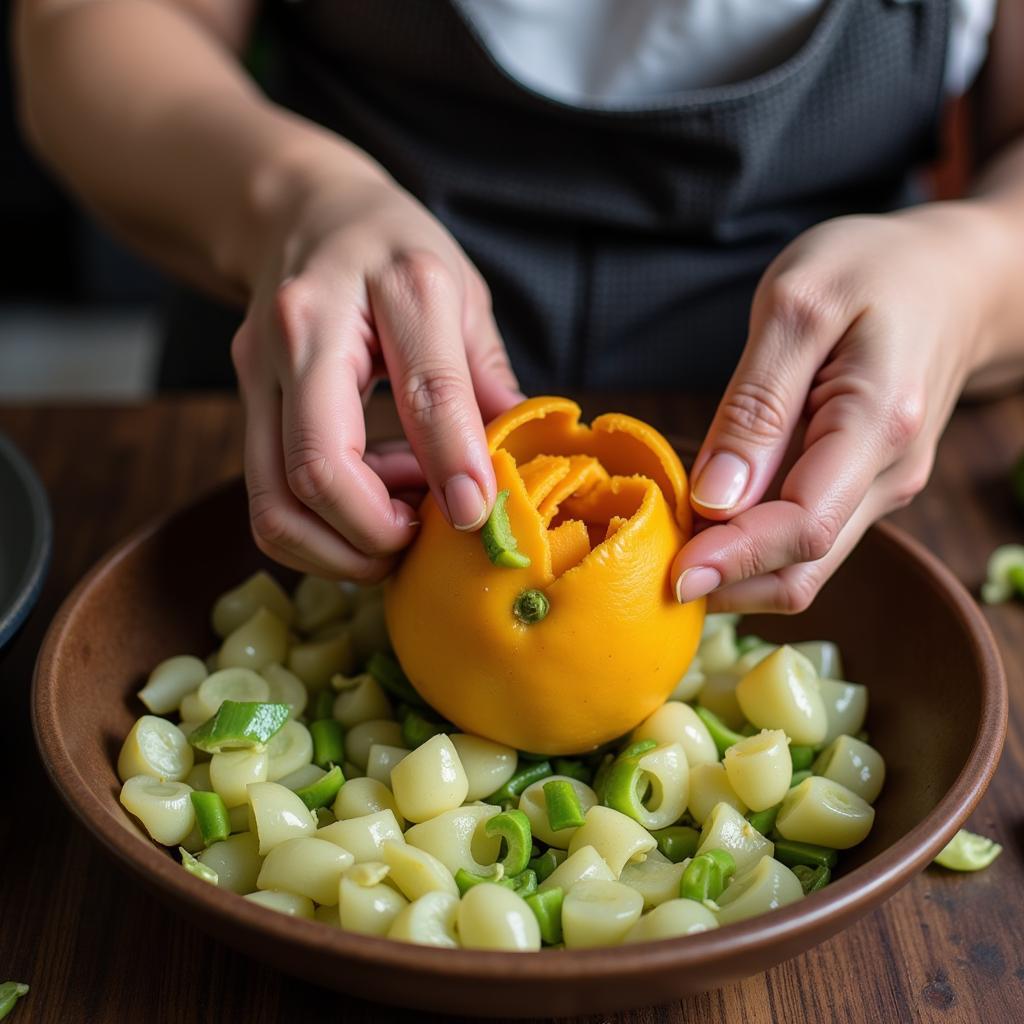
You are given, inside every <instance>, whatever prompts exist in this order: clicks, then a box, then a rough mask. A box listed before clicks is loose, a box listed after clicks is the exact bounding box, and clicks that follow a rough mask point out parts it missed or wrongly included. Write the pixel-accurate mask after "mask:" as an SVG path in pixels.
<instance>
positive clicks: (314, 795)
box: [295, 765, 345, 811]
mask: <svg viewBox="0 0 1024 1024" xmlns="http://www.w3.org/2000/svg"><path fill="white" fill-rule="evenodd" d="M344 784H345V776H344V775H343V774H342V771H341V768H340V767H338V765H334V767H333V768H331V770H330V771H329V772H328V773H327V774H326V775H324V776H322V777H321V778H319V779H317V780H316V782H312V783H310V784H309V785H308V786H303V787H302V789H297V790H295V795H296V796H297V797H298V798H299V799H300V800H301V801H302V802H303V803H304V804H305V805H306V806H307V807H308V808H309V809H310V810H311V811H315V810H316V809H317V808H318V807H327V806H328V804H332V803H334V798H335V797H336V796H337V795H338V792H339V791H340V789H341V787H342V786H343V785H344Z"/></svg>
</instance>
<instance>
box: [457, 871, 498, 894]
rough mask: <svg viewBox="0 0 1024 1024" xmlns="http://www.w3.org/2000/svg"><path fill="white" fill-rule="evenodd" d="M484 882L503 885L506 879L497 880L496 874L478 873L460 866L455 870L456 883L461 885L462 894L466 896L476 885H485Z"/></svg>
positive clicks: (460, 892) (460, 891)
mask: <svg viewBox="0 0 1024 1024" xmlns="http://www.w3.org/2000/svg"><path fill="white" fill-rule="evenodd" d="M484 882H490V883H491V884H493V885H503V884H504V882H505V879H504V878H502V879H500V880H496V879H495V877H494V875H476V874H474V873H473V872H472V871H467V870H466V869H465V868H459V870H458V871H456V872H455V884H456V885H457V886H458V887H459V895H460V896H465V895H466V893H467V892H469V890H470V889H472V888H473V886H474V885H483V883H484ZM506 888H508V886H506Z"/></svg>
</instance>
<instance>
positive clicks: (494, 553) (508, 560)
mask: <svg viewBox="0 0 1024 1024" xmlns="http://www.w3.org/2000/svg"><path fill="white" fill-rule="evenodd" d="M508 495H509V492H508V488H506V489H505V490H503V491H498V496H497V497H496V498H495V499H494V506H493V507H492V508H491V514H490V515H489V516H488V517H487V522H486V523H484V525H483V527H482V528H481V530H480V540H481V541H483V545H484V551H486V552H487V557H488V558H489V559H490V560H491V562H492V564H494V565H500V566H501V567H502V568H505V569H525V568H526V567H527V566H528V565H530V559H529V556H527V555H524V554H523V553H522V551H520V550H519V543H518V541H517V540H516V538H515V535H514V534H513V533H512V526H511V524H510V523H509V521H508V509H507V508H506V507H505V504H506V502H507V501H508Z"/></svg>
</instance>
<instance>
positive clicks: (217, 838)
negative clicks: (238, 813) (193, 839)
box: [189, 790, 231, 846]
mask: <svg viewBox="0 0 1024 1024" xmlns="http://www.w3.org/2000/svg"><path fill="white" fill-rule="evenodd" d="M189 796H190V798H191V800H192V808H193V810H194V811H195V812H196V824H197V825H198V826H199V834H200V835H201V836H202V837H203V845H204V846H212V845H213V844H214V843H220V842H223V841H224V840H225V839H227V837H228V836H229V835H231V819H230V818H229V817H228V808H227V805H226V804H225V803H224V801H223V800H222V799H221V798H220V797H219V796H218V795H217V794H216V793H201V792H199V791H198V790H193V791H192V792H191V793H190V794H189Z"/></svg>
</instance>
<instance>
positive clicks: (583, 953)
mask: <svg viewBox="0 0 1024 1024" xmlns="http://www.w3.org/2000/svg"><path fill="white" fill-rule="evenodd" d="M238 486H239V478H237V477H236V478H234V479H232V480H229V481H227V482H225V483H223V484H221V485H219V486H217V487H215V488H212V489H211V490H208V491H206V492H204V493H203V494H201V495H199V496H198V497H197V498H195V499H194V500H192V501H190V502H188V503H186V504H185V505H182V506H180V507H179V508H177V509H175V510H173V511H171V512H169V513H167V514H165V515H163V516H160V517H158V518H156V519H154V520H152V521H151V522H149V523H147V524H145V525H143V526H142V527H140V528H138V529H137V530H135V531H134V532H133V533H131V534H130V535H129V536H128V537H127V538H125V539H124V540H122V541H121V542H120V543H118V544H116V545H115V546H114V547H113V548H112V549H111V550H110V551H108V552H107V554H106V555H104V556H103V557H102V558H101V559H100V560H99V561H98V562H97V563H96V564H95V565H94V566H93V567H92V568H91V569H90V570H89V571H88V572H87V573H86V575H85V576H83V577H82V579H81V580H80V581H79V582H78V583H77V584H76V585H75V587H74V588H73V589H72V590H71V592H70V593H69V594H68V596H67V597H66V598H65V599H64V601H63V602H62V604H61V606H60V608H59V610H58V611H57V614H56V616H55V617H54V619H53V621H52V622H51V624H50V626H49V628H48V630H47V633H46V636H45V638H44V640H43V644H42V646H41V648H40V652H39V656H38V659H37V661H36V667H35V672H34V674H33V680H32V699H31V703H32V722H33V729H34V732H35V737H36V743H37V745H38V748H39V752H40V756H41V757H42V760H43V763H44V765H45V766H46V770H47V772H48V774H49V775H50V778H51V780H52V781H53V784H54V786H55V787H56V789H57V791H58V793H60V795H61V798H62V799H63V800H64V802H65V803H66V804H67V805H68V807H69V808H70V810H71V811H72V812H73V813H74V814H75V816H76V817H77V818H78V819H79V821H80V822H81V823H82V824H83V825H85V826H86V828H87V829H88V830H89V831H90V832H92V833H93V835H95V836H96V837H97V838H98V839H99V840H100V842H101V843H102V844H103V845H104V846H105V847H107V849H108V850H110V852H111V853H113V854H114V856H115V857H116V858H117V859H118V860H119V861H120V862H121V863H122V864H123V865H124V866H125V867H127V868H128V869H129V870H130V871H131V872H132V873H133V874H136V875H138V876H139V877H140V879H142V880H143V881H144V882H146V883H148V884H152V885H156V886H158V887H160V888H162V889H163V890H164V893H165V895H167V896H169V897H172V898H174V899H176V900H180V901H181V902H182V903H183V904H186V905H188V906H189V907H190V909H192V910H193V911H198V912H201V913H205V914H215V915H217V916H220V917H223V918H226V919H228V920H230V921H231V922H233V923H235V924H237V925H241V926H244V927H246V928H253V929H257V930H258V931H262V932H264V933H266V934H270V935H273V936H274V937H275V938H276V939H278V940H284V941H285V942H287V943H289V944H290V945H292V946H293V947H295V948H296V949H298V950H300V951H302V952H304V953H307V954H308V955H309V956H310V957H312V956H314V955H316V956H318V957H322V956H323V955H324V954H325V953H326V952H330V953H333V954H336V955H337V956H339V957H342V958H345V959H347V960H348V961H349V962H350V963H351V964H352V965H353V966H358V965H359V964H360V963H372V964H374V965H375V966H377V967H388V968H392V969H396V970H411V971H415V972H430V973H440V974H447V975H450V976H452V977H456V978H457V977H472V978H473V979H474V980H476V981H488V980H490V979H494V980H499V979H508V978H509V977H517V978H520V979H523V980H528V979H530V978H535V979H537V980H549V981H571V980H575V979H583V978H586V977H591V976H593V975H594V974H597V973H601V974H608V973H609V972H610V973H613V974H615V975H629V976H631V978H633V979H638V978H643V977H644V976H645V975H648V976H653V975H656V974H659V973H660V972H662V971H664V970H665V969H667V968H670V967H671V968H673V969H675V970H686V969H692V968H695V967H698V966H705V967H707V965H708V964H709V963H710V962H715V961H720V960H721V961H725V960H728V959H732V958H735V957H737V956H738V955H742V954H744V953H750V952H753V951H755V950H759V949H762V948H764V947H766V946H768V945H771V944H773V943H776V942H779V943H786V944H787V945H789V946H790V948H792V946H793V945H799V940H800V939H801V937H803V936H810V935H812V934H813V933H814V932H815V931H816V929H817V927H818V925H819V924H820V923H821V922H822V921H823V920H824V919H827V918H829V917H832V916H839V917H842V918H847V919H850V920H852V919H853V918H856V917H858V916H860V915H861V914H863V913H865V912H866V911H868V910H870V909H871V908H872V907H874V906H875V905H876V904H877V903H879V902H881V901H882V899H883V898H884V897H885V894H886V893H888V894H892V893H894V892H895V891H896V890H897V889H899V888H900V887H902V886H903V885H904V884H906V883H907V882H908V881H909V880H910V879H911V878H912V877H913V875H914V874H915V873H916V872H917V871H919V870H921V869H923V868H924V867H925V866H926V865H927V864H928V863H929V862H930V861H931V860H933V859H934V857H935V855H936V854H937V853H938V852H939V851H940V850H941V849H942V847H943V846H945V844H946V843H947V842H948V841H949V840H950V839H951V838H952V836H953V835H954V834H955V832H956V831H957V829H958V828H959V827H960V826H961V825H962V823H963V822H964V821H965V820H966V818H967V817H968V815H969V814H970V813H971V811H972V810H973V809H974V807H975V806H976V805H977V803H978V801H979V800H980V798H981V796H982V794H983V793H984V791H985V788H986V787H987V786H988V784H989V782H990V780H991V778H992V776H993V774H994V773H995V770H996V767H997V765H998V762H999V757H1000V754H1001V752H1002V746H1003V740H1004V738H1005V735H1006V726H1007V714H1008V693H1007V686H1006V676H1005V672H1004V670H1003V666H1002V662H1001V659H1000V657H999V655H998V648H997V646H996V642H995V638H994V637H993V635H992V631H991V629H990V628H989V625H988V623H987V622H986V620H985V618H984V616H983V615H982V614H981V611H980V609H979V608H978V606H977V604H976V603H975V601H974V600H973V598H972V597H971V596H970V594H969V593H968V591H967V590H966V588H965V587H964V586H963V584H962V583H961V582H960V581H959V580H958V579H957V578H956V577H955V576H954V575H953V574H952V572H951V571H950V570H949V569H948V568H946V566H945V565H943V564H942V562H940V561H939V559H938V558H937V557H936V556H935V555H933V554H932V553H931V552H930V551H928V550H927V548H925V547H924V546H923V545H922V544H920V543H919V542H918V541H916V540H914V539H913V538H912V537H910V536H909V535H908V534H906V533H905V532H904V531H903V530H901V529H899V528H898V527H896V526H895V525H893V524H891V523H886V522H880V523H876V524H875V525H874V526H873V527H871V529H872V530H873V531H875V532H877V533H878V534H880V535H881V537H882V538H883V539H884V542H885V543H886V544H889V545H890V546H892V547H893V548H894V549H896V550H897V551H899V552H900V554H902V555H903V556H905V558H906V560H907V561H909V562H910V563H914V562H916V563H917V566H918V567H919V569H920V570H921V571H923V572H924V573H925V574H928V575H931V576H932V577H933V578H934V579H935V580H937V582H938V583H939V584H940V587H939V590H940V592H941V595H942V599H943V600H944V601H946V602H947V604H949V605H952V606H953V609H954V611H955V612H956V613H957V614H958V617H959V618H961V619H962V620H963V621H964V622H965V625H966V626H967V631H968V635H969V638H970V643H971V647H972V653H973V655H974V657H975V659H976V661H977V663H978V664H979V666H980V668H981V682H982V685H981V713H980V716H979V723H978V729H977V732H976V733H975V737H974V742H973V744H972V746H971V750H970V753H969V754H968V757H967V760H966V762H965V763H964V767H963V768H962V769H961V771H960V773H959V775H958V776H957V778H956V780H955V782H954V783H953V785H952V786H951V787H950V789H949V791H948V792H947V793H946V794H945V795H944V796H943V797H942V799H941V800H940V801H939V802H938V804H936V806H935V807H934V808H933V809H932V810H931V812H929V814H928V815H927V816H926V817H925V818H924V819H923V820H922V821H921V822H919V823H918V824H917V825H916V826H915V827H914V828H913V829H911V830H910V832H908V833H907V834H906V835H905V836H903V837H902V838H901V839H899V840H898V841H897V842H896V843H894V844H893V845H892V846H890V847H888V848H887V849H886V850H884V851H883V852H882V853H880V854H878V855H877V856H876V857H873V858H872V859H871V860H870V861H868V862H867V863H865V864H862V865H861V866H860V867H858V868H855V869H854V870H853V871H851V872H850V873H849V874H848V875H844V876H843V877H842V878H840V879H838V880H837V881H835V882H833V883H832V884H831V885H829V886H828V888H827V889H825V890H823V891H822V892H820V893H816V894H814V895H812V896H809V897H807V898H806V899H803V900H800V901H798V902H797V903H795V904H791V905H790V906H788V907H784V908H782V909H780V910H776V911H773V912H772V913H770V914H764V915H762V916H760V917H756V918H752V919H750V920H748V921H741V922H737V923H735V924H730V925H726V926H723V927H721V928H718V929H714V930H711V931H707V932H702V933H700V934H697V935H690V936H686V937H682V938H673V939H663V940H659V941H656V942H646V943H637V944H636V945H627V946H615V947H609V948H600V949H585V950H562V951H560V952H559V953H558V955H557V956H556V955H549V956H523V955H522V954H521V953H504V952H488V951H480V950H462V949H459V950H451V949H436V948H432V947H427V946H415V945H409V944H406V943H401V942H395V941H393V940H389V939H379V938H373V937H369V936H363V935H356V934H349V933H346V932H343V931H340V930H338V929H333V928H325V927H324V926H323V925H321V924H320V923H319V922H315V921H307V920H303V919H300V918H294V917H288V916H286V915H283V914H278V913H275V912H274V911H270V910H267V909H266V908H263V907H260V906H258V905H256V904H253V903H251V902H249V901H248V900H243V899H240V898H239V897H238V896H236V895H235V894H234V893H231V892H228V891H226V890H223V889H218V888H215V887H214V886H211V885H209V884H208V883H206V882H202V881H200V880H198V879H196V878H193V877H191V876H190V875H188V874H187V873H186V872H184V871H182V870H181V867H180V866H179V865H178V864H177V862H176V861H174V860H173V859H172V858H171V857H169V856H167V854H166V853H164V852H163V851H161V850H160V849H158V848H157V847H156V846H155V845H154V844H152V843H150V842H148V841H147V840H146V839H145V838H144V837H142V836H141V835H138V834H135V835H133V834H132V832H131V831H130V830H129V829H128V828H126V827H124V826H123V825H122V824H120V823H118V822H117V821H116V820H115V819H114V818H113V817H112V816H111V815H110V813H109V809H108V807H107V806H106V805H105V804H104V802H103V800H102V799H101V798H100V797H99V796H98V795H97V794H96V793H95V792H94V791H93V790H92V788H91V786H90V784H89V780H88V779H87V778H86V777H84V776H83V775H82V774H81V773H80V772H79V771H78V769H77V766H76V765H75V762H74V761H73V759H72V758H71V756H70V754H69V752H68V750H67V749H66V747H65V746H64V745H63V743H62V740H61V735H62V734H61V730H60V727H59V725H58V721H59V717H60V708H59V707H58V705H57V703H56V701H54V700H53V699H52V687H50V686H49V685H48V683H49V682H50V681H51V680H52V677H53V675H54V667H55V665H56V662H57V655H58V652H59V649H60V646H61V643H62V642H63V639H64V634H65V630H66V628H67V624H68V620H69V619H70V618H71V616H72V614H73V613H74V610H75V608H76V607H77V605H78V602H79V601H80V599H81V597H82V595H83V594H84V593H85V592H86V591H87V590H88V589H89V588H90V587H91V586H92V584H93V582H94V581H95V580H97V579H98V578H99V577H101V576H102V575H104V574H105V573H107V572H109V571H110V570H111V569H113V568H114V566H116V564H117V563H118V562H119V561H120V560H122V559H124V558H125V557H127V556H128V554H129V553H130V552H132V551H133V550H134V549H135V548H137V547H138V546H139V545H140V544H142V543H144V542H145V541H146V540H148V539H149V538H150V537H152V536H153V535H154V534H156V533H157V532H159V531H160V530H162V529H164V528H165V527H166V526H167V525H168V524H169V523H170V522H171V521H172V520H174V519H175V518H177V517H178V516H181V515H183V514H185V512H186V511H187V510H188V509H190V508H191V507H193V506H194V505H197V504H200V503H203V502H206V501H210V500H213V499H214V498H215V497H216V496H217V495H218V494H219V493H220V492H222V491H226V490H229V489H232V488H237V487H238ZM72 794H76V796H77V798H75V799H73V798H72Z"/></svg>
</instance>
